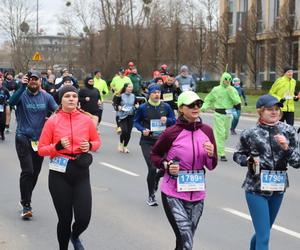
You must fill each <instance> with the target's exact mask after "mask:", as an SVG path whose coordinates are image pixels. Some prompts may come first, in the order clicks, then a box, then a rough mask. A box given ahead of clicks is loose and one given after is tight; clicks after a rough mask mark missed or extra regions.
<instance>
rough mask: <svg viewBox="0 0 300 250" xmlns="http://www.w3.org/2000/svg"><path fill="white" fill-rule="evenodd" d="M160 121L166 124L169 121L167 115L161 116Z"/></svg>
mask: <svg viewBox="0 0 300 250" xmlns="http://www.w3.org/2000/svg"><path fill="white" fill-rule="evenodd" d="M160 121H161V123H162V124H165V123H166V122H167V117H165V116H162V117H161V118H160Z"/></svg>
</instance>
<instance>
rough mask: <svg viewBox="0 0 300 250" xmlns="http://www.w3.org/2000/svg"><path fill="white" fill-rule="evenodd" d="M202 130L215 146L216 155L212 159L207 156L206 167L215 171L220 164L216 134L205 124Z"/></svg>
mask: <svg viewBox="0 0 300 250" xmlns="http://www.w3.org/2000/svg"><path fill="white" fill-rule="evenodd" d="M201 130H202V131H203V132H204V133H205V134H206V135H207V137H208V138H209V140H210V142H211V143H212V144H213V145H214V149H215V150H214V155H213V156H212V157H209V156H207V159H206V167H207V168H208V169H209V170H213V169H214V168H215V167H216V166H217V163H218V154H217V145H216V141H215V137H214V133H213V130H212V129H211V127H209V126H208V125H206V124H203V126H202V127H201Z"/></svg>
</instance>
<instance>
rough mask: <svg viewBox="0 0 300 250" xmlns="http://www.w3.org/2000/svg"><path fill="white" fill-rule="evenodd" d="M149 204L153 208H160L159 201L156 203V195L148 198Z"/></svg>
mask: <svg viewBox="0 0 300 250" xmlns="http://www.w3.org/2000/svg"><path fill="white" fill-rule="evenodd" d="M147 204H148V205H149V206H151V207H156V206H158V204H157V201H156V199H155V196H154V195H150V196H149V198H148V200H147Z"/></svg>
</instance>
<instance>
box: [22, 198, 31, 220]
mask: <svg viewBox="0 0 300 250" xmlns="http://www.w3.org/2000/svg"><path fill="white" fill-rule="evenodd" d="M20 205H21V206H22V211H21V217H22V219H23V220H27V219H30V218H31V217H32V208H31V206H30V205H27V206H23V205H22V204H21V202H20Z"/></svg>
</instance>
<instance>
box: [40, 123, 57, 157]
mask: <svg viewBox="0 0 300 250" xmlns="http://www.w3.org/2000/svg"><path fill="white" fill-rule="evenodd" d="M54 127H55V126H54V123H53V119H48V120H47V121H46V123H45V125H44V128H43V130H42V134H41V136H40V139H39V144H38V154H39V155H40V156H50V157H51V158H53V157H54V156H55V155H57V154H58V151H57V150H56V148H55V146H56V144H54V142H53V131H54ZM61 149H63V148H61Z"/></svg>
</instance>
